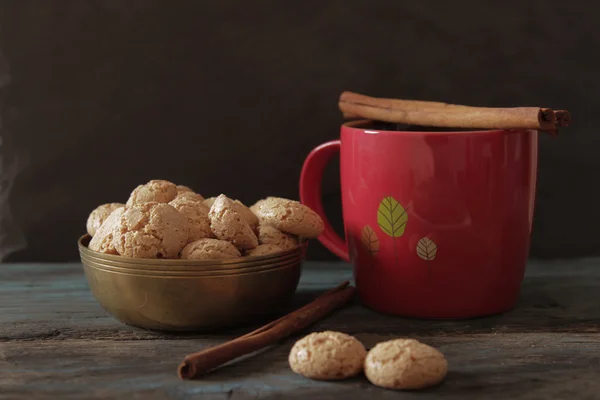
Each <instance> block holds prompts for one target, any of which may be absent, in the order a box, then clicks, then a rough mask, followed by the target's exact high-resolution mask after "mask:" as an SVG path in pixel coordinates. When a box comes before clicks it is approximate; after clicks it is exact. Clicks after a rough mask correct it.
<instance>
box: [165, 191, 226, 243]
mask: <svg viewBox="0 0 600 400" xmlns="http://www.w3.org/2000/svg"><path fill="white" fill-rule="evenodd" d="M169 205H171V206H173V207H174V208H175V209H176V210H177V211H179V212H180V213H182V214H183V215H185V216H186V217H187V219H188V225H189V230H190V234H189V237H188V243H189V242H194V241H196V240H198V239H203V238H212V237H215V235H213V233H212V231H211V230H210V220H209V219H208V207H206V206H205V205H204V204H202V203H201V202H199V201H195V200H192V198H191V197H185V196H179V195H178V196H177V197H175V199H174V200H171V201H170V202H169Z"/></svg>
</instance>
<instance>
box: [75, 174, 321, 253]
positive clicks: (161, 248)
mask: <svg viewBox="0 0 600 400" xmlns="http://www.w3.org/2000/svg"><path fill="white" fill-rule="evenodd" d="M86 227H87V232H88V234H89V235H90V236H91V237H92V239H91V241H90V243H89V245H88V247H89V249H91V250H93V251H96V252H100V253H107V254H115V255H121V256H123V257H134V258H184V259H196V260H211V259H212V260H217V259H228V258H236V257H241V256H260V255H267V254H273V253H278V252H283V251H286V250H290V249H293V248H295V247H297V246H298V245H299V243H300V240H301V239H310V238H316V237H317V236H319V235H320V234H321V233H322V232H323V229H324V225H323V221H322V220H321V218H320V217H319V216H318V215H317V214H316V213H315V212H314V211H313V210H311V209H310V208H309V207H307V206H305V205H303V204H301V203H299V202H297V201H294V200H288V199H284V198H280V197H267V198H265V199H262V200H259V201H258V202H256V203H255V204H254V205H253V206H252V207H250V208H248V207H246V206H245V205H244V204H243V203H242V202H240V201H239V200H234V199H230V198H228V197H227V196H225V195H224V194H221V195H219V196H217V197H211V198H207V199H205V198H204V197H203V196H201V195H200V194H198V193H196V192H194V191H193V190H192V189H190V188H189V187H187V186H182V185H176V184H174V183H172V182H169V181H165V180H151V181H150V182H148V183H146V184H144V185H139V186H138V187H136V188H135V189H134V190H133V192H131V195H130V196H129V199H128V200H127V202H126V203H125V204H122V203H108V204H103V205H101V206H99V207H97V208H96V209H94V210H93V211H92V212H91V214H90V215H89V217H88V220H87V224H86Z"/></svg>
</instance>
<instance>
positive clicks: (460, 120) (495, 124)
mask: <svg viewBox="0 0 600 400" xmlns="http://www.w3.org/2000/svg"><path fill="white" fill-rule="evenodd" d="M338 106H339V108H340V111H341V112H342V113H343V114H344V116H345V117H347V118H357V117H359V118H366V119H371V120H378V121H385V122H392V123H401V124H408V125H422V126H435V127H450V128H452V127H454V128H486V129H537V130H541V131H553V130H556V128H557V124H562V123H564V121H566V120H567V119H568V120H570V115H568V111H565V110H561V112H562V111H565V112H564V113H561V114H560V115H561V119H560V121H561V122H560V123H559V122H557V118H555V113H554V111H553V110H552V109H550V108H540V107H512V108H491V107H471V106H464V105H458V104H447V103H441V102H433V101H419V100H401V99H387V98H375V97H369V96H365V95H361V94H358V93H353V92H343V93H342V95H341V96H340V100H339V103H338ZM567 123H568V122H567ZM559 126H566V125H559Z"/></svg>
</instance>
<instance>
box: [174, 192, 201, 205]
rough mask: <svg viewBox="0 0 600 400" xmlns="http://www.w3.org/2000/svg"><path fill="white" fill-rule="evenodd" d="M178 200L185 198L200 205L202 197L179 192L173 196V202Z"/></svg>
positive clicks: (192, 193)
mask: <svg viewBox="0 0 600 400" xmlns="http://www.w3.org/2000/svg"><path fill="white" fill-rule="evenodd" d="M179 198H186V199H190V200H194V201H197V202H199V203H202V202H203V201H204V197H202V195H200V194H198V193H194V192H179V193H177V196H175V199H173V200H176V199H179ZM173 200H171V201H173Z"/></svg>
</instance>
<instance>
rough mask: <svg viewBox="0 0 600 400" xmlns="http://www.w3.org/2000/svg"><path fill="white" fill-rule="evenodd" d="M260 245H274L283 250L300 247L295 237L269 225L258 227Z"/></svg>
mask: <svg viewBox="0 0 600 400" xmlns="http://www.w3.org/2000/svg"><path fill="white" fill-rule="evenodd" d="M258 243H260V244H272V245H275V246H277V247H281V248H282V249H283V250H290V249H293V248H295V247H298V239H297V238H296V237H295V236H293V235H290V234H287V233H283V232H281V231H280V230H278V229H275V228H273V227H272V226H268V225H260V226H259V227H258Z"/></svg>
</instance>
